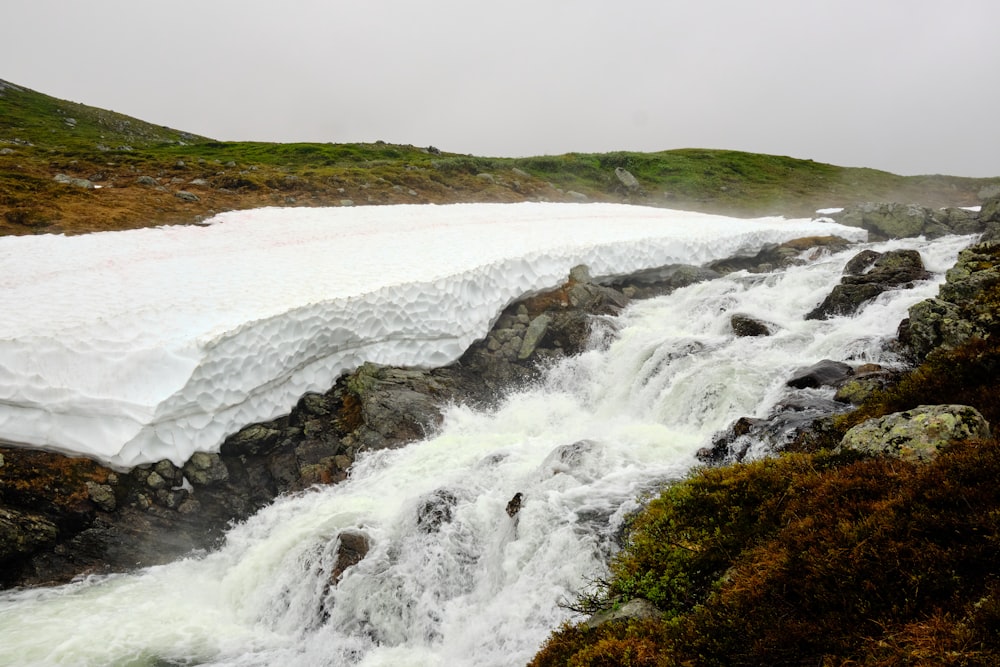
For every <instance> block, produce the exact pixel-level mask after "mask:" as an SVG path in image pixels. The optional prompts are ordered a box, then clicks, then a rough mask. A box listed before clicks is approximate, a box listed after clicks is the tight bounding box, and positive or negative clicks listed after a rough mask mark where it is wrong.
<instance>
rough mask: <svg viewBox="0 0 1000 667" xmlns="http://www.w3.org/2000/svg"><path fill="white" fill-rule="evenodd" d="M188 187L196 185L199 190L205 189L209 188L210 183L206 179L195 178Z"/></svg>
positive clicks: (189, 182)
mask: <svg viewBox="0 0 1000 667" xmlns="http://www.w3.org/2000/svg"><path fill="white" fill-rule="evenodd" d="M188 185H195V186H198V187H199V188H205V187H208V181H206V180H205V179H204V178H194V179H192V180H190V181H188Z"/></svg>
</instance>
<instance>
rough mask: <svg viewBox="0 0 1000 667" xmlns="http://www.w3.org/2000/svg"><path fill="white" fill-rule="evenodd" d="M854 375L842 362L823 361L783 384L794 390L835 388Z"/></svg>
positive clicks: (798, 372) (799, 372)
mask: <svg viewBox="0 0 1000 667" xmlns="http://www.w3.org/2000/svg"><path fill="white" fill-rule="evenodd" d="M853 374H854V369H853V368H851V367H850V366H849V365H848V364H845V363H844V362H842V361H832V360H830V359H824V360H823V361H820V362H818V363H815V364H813V365H812V366H809V367H808V368H803V369H800V370H798V371H796V372H795V374H794V375H792V377H790V378H789V379H788V381H787V382H786V383H785V384H786V385H787V386H789V387H793V388H795V389H812V388H816V387H835V386H837V385H838V384H840V383H841V382H843V381H844V380H846V379H847V378H849V377H851V375H853Z"/></svg>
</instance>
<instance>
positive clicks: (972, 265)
mask: <svg viewBox="0 0 1000 667" xmlns="http://www.w3.org/2000/svg"><path fill="white" fill-rule="evenodd" d="M998 304H1000V242H996V241H987V242H984V243H978V244H976V245H974V246H972V247H970V248H967V249H965V250H963V251H962V252H961V253H960V254H959V256H958V261H957V262H956V263H955V266H954V267H952V268H951V269H949V271H948V273H947V274H946V277H945V283H944V284H943V285H942V286H941V288H940V290H939V292H938V296H937V298H934V299H927V300H925V301H921V302H920V303H917V304H915V305H913V306H912V307H911V308H910V310H909V317H908V318H907V319H906V320H904V321H903V322H902V323H901V324H900V328H899V336H898V337H899V341H900V343H901V345H902V346H903V348H904V350H905V351H906V353H907V355H908V356H909V357H910V358H911V359H912V360H914V361H920V360H922V359H924V358H925V357H926V356H927V355H928V354H929V353H930V352H931V350H933V349H935V348H944V349H952V348H955V347H957V346H959V345H961V344H962V343H964V342H965V341H968V340H969V339H971V338H973V337H978V338H985V337H987V336H989V335H991V334H993V333H995V332H997V329H998V325H1000V314H998V313H1000V310H998V308H997V305H998Z"/></svg>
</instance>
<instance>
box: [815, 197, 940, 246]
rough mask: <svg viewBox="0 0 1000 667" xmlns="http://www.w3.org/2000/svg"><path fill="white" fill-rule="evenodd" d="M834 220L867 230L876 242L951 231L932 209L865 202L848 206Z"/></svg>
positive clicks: (911, 205)
mask: <svg viewBox="0 0 1000 667" xmlns="http://www.w3.org/2000/svg"><path fill="white" fill-rule="evenodd" d="M833 217H834V219H835V220H836V221H837V222H839V223H840V224H842V225H849V226H851V227H861V228H862V229H867V230H868V233H869V235H870V239H871V240H873V241H884V240H886V239H899V238H909V237H913V236H921V235H925V236H928V237H934V236H943V235H944V234H948V233H950V232H951V230H950V229H948V227H947V226H946V225H944V224H943V223H942V222H941V221H940V220H939V219H938V218H937V217H936V216H935V212H934V211H933V210H932V209H929V208H925V207H923V206H917V205H915V204H897V203H874V202H865V203H863V204H858V205H856V206H848V207H847V208H845V209H844V210H843V211H841V212H840V213H838V214H836V215H834V216H833Z"/></svg>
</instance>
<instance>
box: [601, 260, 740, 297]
mask: <svg viewBox="0 0 1000 667" xmlns="http://www.w3.org/2000/svg"><path fill="white" fill-rule="evenodd" d="M721 275H722V274H721V273H719V272H718V271H713V270H712V269H707V268H703V267H700V266H692V265H690V264H669V265H667V266H661V267H658V268H655V269H646V270H643V271H636V272H635V273H632V274H630V275H628V276H623V277H618V278H613V279H611V280H608V281H605V282H603V283H602V284H604V285H606V286H608V287H611V288H612V289H616V290H620V291H622V292H623V293H626V294H627V295H628V296H629V297H630V298H637V299H645V298H651V297H656V296H661V295H663V294H669V293H670V292H673V291H674V290H675V289H680V288H681V287H687V286H688V285H693V284H695V283H700V282H703V281H706V280H714V279H716V278H718V277H719V276H721Z"/></svg>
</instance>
